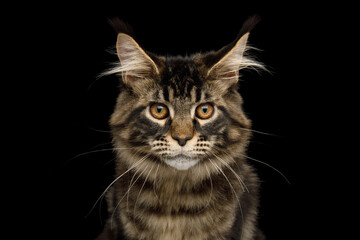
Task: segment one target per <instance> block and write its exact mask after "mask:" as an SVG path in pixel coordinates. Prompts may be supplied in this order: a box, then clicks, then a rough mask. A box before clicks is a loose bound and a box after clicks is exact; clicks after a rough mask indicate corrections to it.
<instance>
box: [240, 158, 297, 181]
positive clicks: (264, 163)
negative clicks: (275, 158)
mask: <svg viewBox="0 0 360 240" xmlns="http://www.w3.org/2000/svg"><path fill="white" fill-rule="evenodd" d="M241 155H242V156H244V157H246V158H247V159H249V160H252V161H255V162H258V163H261V164H263V165H265V166H267V167H269V168H271V169H273V170H274V171H276V172H277V173H279V174H280V175H281V176H282V177H283V178H284V179H285V181H286V182H287V183H288V184H291V183H290V181H289V180H288V179H287V177H285V175H284V174H283V173H282V172H280V171H279V170H278V169H276V168H275V167H273V166H271V165H270V164H268V163H266V162H263V161H260V160H258V159H255V158H252V157H249V156H246V155H243V154H241Z"/></svg>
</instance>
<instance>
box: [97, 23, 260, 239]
mask: <svg viewBox="0 0 360 240" xmlns="http://www.w3.org/2000/svg"><path fill="white" fill-rule="evenodd" d="M113 22H116V21H113ZM245 25H246V24H245ZM248 25H249V24H248ZM248 25H246V26H247V28H249V26H248ZM119 28H120V27H118V28H117V29H119ZM249 29H251V28H249ZM248 35H249V33H248V31H247V32H244V33H243V34H242V36H240V37H239V39H237V41H235V42H234V43H232V44H230V45H229V46H226V47H224V48H223V49H221V50H219V51H218V52H210V53H207V54H201V55H200V54H196V55H193V56H191V57H166V58H165V57H160V56H155V55H153V54H151V53H148V52H146V51H145V50H143V49H142V48H141V47H140V46H139V45H138V44H137V43H136V42H135V40H134V39H133V38H132V37H131V36H130V35H129V34H127V33H119V35H118V42H117V53H118V56H119V59H120V64H121V65H119V67H116V68H114V69H112V70H111V71H109V73H117V74H120V75H121V78H122V81H121V84H120V85H121V87H120V94H119V97H118V99H117V104H116V107H115V110H114V113H113V115H112V116H111V119H110V126H111V131H112V136H113V144H114V150H115V152H116V169H115V170H116V175H115V179H114V181H113V183H112V184H111V185H110V186H109V188H108V191H107V195H106V200H107V204H108V212H109V218H108V221H107V223H106V226H105V228H104V231H103V233H102V234H101V235H100V236H99V237H98V238H97V239H98V240H105V239H106V240H120V239H127V240H135V239H136V240H139V239H142V240H206V239H208V240H209V239H217V240H221V239H223V240H230V239H233V240H254V239H263V235H262V234H261V232H260V231H259V230H258V229H257V224H256V222H257V211H258V210H257V208H258V188H259V181H258V178H257V175H256V174H255V172H254V170H253V169H252V167H251V166H250V165H248V164H247V161H246V148H247V145H248V143H249V138H250V137H251V121H250V120H249V119H248V118H247V116H246V115H245V114H244V112H243V110H242V98H241V96H240V94H239V93H238V91H237V81H238V78H239V75H238V71H239V69H241V68H245V67H262V65H261V64H260V63H258V62H255V61H253V60H251V59H250V58H248V57H247V56H246V55H244V54H245V52H246V42H247V38H248ZM154 103H156V104H157V103H160V104H161V106H165V107H166V109H167V111H169V114H168V115H167V116H166V118H164V119H157V118H155V117H154V116H153V115H152V113H151V110H150V108H151V106H152V105H153V104H154ZM203 104H208V105H207V106H210V107H212V108H213V113H212V115H211V116H210V117H209V118H207V119H202V118H201V117H199V115H197V111H198V110H199V106H203ZM200 110H201V109H200ZM179 139H182V144H180V140H179ZM184 143H185V144H184Z"/></svg>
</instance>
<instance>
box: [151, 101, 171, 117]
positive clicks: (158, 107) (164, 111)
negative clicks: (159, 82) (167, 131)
mask: <svg viewBox="0 0 360 240" xmlns="http://www.w3.org/2000/svg"><path fill="white" fill-rule="evenodd" d="M150 113H151V116H153V117H154V118H156V119H164V118H167V117H168V116H169V109H168V108H167V106H166V105H165V104H162V103H153V104H152V105H151V106H150Z"/></svg>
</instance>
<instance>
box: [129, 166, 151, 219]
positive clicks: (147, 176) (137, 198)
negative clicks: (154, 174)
mask: <svg viewBox="0 0 360 240" xmlns="http://www.w3.org/2000/svg"><path fill="white" fill-rule="evenodd" d="M147 168H148V166H146V169H147ZM153 168H154V165H153V166H152V167H151V169H150V170H149V172H148V174H147V175H146V178H145V180H144V183H143V185H142V186H141V188H140V191H139V193H138V195H137V197H136V201H135V204H134V216H135V210H136V204H137V202H138V200H139V197H140V194H141V192H142V190H143V188H144V186H145V183H146V181H147V180H148V178H149V175H150V173H151V171H152V170H153ZM141 174H143V173H141Z"/></svg>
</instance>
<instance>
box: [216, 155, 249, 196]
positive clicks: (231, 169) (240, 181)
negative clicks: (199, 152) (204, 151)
mask: <svg viewBox="0 0 360 240" xmlns="http://www.w3.org/2000/svg"><path fill="white" fill-rule="evenodd" d="M210 153H211V154H213V155H214V156H215V157H216V158H217V159H218V160H219V161H221V162H222V163H223V164H224V165H225V166H226V167H227V168H228V169H229V170H230V171H231V172H232V173H233V174H234V175H235V177H236V178H237V180H238V181H239V183H240V186H241V188H242V190H243V192H245V190H246V191H247V192H250V191H249V189H248V188H247V186H246V184H245V183H244V181H243V180H242V179H241V177H240V176H239V175H238V174H237V173H236V172H235V171H234V169H233V168H232V167H231V166H230V165H229V164H228V163H227V162H225V161H224V160H223V159H222V158H220V157H219V156H217V155H216V154H215V153H213V152H210ZM234 162H235V161H234Z"/></svg>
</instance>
